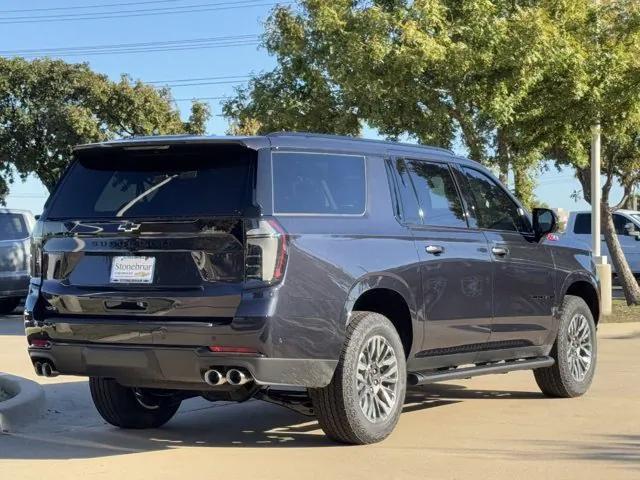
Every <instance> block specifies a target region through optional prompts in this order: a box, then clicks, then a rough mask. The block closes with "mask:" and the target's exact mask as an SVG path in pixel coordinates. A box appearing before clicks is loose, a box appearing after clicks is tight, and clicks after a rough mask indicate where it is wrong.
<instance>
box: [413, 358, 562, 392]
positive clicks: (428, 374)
mask: <svg viewBox="0 0 640 480" xmlns="http://www.w3.org/2000/svg"><path fill="white" fill-rule="evenodd" d="M554 363H555V360H554V359H553V358H551V357H538V358H529V359H522V360H509V361H506V362H499V363H490V364H486V365H476V366H475V367H466V368H458V369H453V370H447V371H433V370H430V371H425V372H411V373H409V375H408V378H407V383H408V384H409V385H426V384H427V383H436V382H443V381H446V380H458V379H461V378H470V377H477V376H479V375H490V374H492V373H507V372H513V371H516V370H532V369H534V368H543V367H550V366H551V365H553V364H554Z"/></svg>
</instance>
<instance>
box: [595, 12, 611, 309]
mask: <svg viewBox="0 0 640 480" xmlns="http://www.w3.org/2000/svg"><path fill="white" fill-rule="evenodd" d="M594 2H595V5H596V8H598V7H599V6H600V0H594ZM597 15H598V12H596V22H597V21H598V20H597ZM598 43H599V42H598V38H596V45H597V44H598ZM601 132H602V129H601V127H600V120H599V119H597V120H596V122H595V123H594V124H593V125H592V126H591V250H592V252H593V260H594V262H595V264H596V271H597V273H598V278H599V279H600V313H601V314H602V315H611V310H612V297H613V292H612V279H611V265H609V263H608V262H607V257H604V256H602V248H601V247H602V236H601V233H600V226H601V220H602V219H601V215H600V208H601V205H600V204H601V203H602V187H601V186H600V152H601V146H602V145H601Z"/></svg>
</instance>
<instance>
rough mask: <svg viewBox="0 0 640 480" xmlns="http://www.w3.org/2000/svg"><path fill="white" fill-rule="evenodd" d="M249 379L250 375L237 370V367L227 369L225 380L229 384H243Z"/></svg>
mask: <svg viewBox="0 0 640 480" xmlns="http://www.w3.org/2000/svg"><path fill="white" fill-rule="evenodd" d="M251 380H252V379H251V376H250V375H249V374H248V373H246V372H243V371H242V370H238V369H237V368H231V369H229V370H228V371H227V382H229V385H233V386H239V385H244V384H245V383H248V382H250V381H251Z"/></svg>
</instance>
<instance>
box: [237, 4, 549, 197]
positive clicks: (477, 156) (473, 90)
mask: <svg viewBox="0 0 640 480" xmlns="http://www.w3.org/2000/svg"><path fill="white" fill-rule="evenodd" d="M538 3H540V2H535V1H513V0H503V1H501V0H494V1H491V2H489V1H486V0H470V1H464V2H460V1H459V0H439V1H436V0H416V1H402V0H375V1H352V0H308V1H302V2H300V8H299V9H298V10H293V9H291V8H289V7H284V6H281V7H277V8H276V9H274V11H273V12H272V15H271V17H270V19H269V21H268V23H267V28H266V33H265V36H264V45H265V46H266V48H267V50H268V51H269V52H270V53H271V54H273V55H274V56H275V57H276V59H277V61H278V66H277V67H276V69H275V70H274V71H272V72H268V73H266V74H262V75H259V76H257V77H255V78H254V79H253V80H252V82H251V83H250V84H249V87H248V88H245V89H240V90H239V91H238V94H237V96H236V97H235V98H234V99H231V100H229V101H228V102H227V103H226V105H225V108H224V113H225V115H226V116H227V117H228V118H229V119H230V120H231V122H232V126H233V128H234V129H236V130H237V129H240V131H243V129H245V128H246V127H249V130H250V131H252V132H263V131H266V130H271V129H310V130H316V131H331V132H335V133H351V134H353V133H358V132H359V131H360V125H361V124H362V123H363V122H366V123H367V124H368V125H370V126H372V127H375V128H377V129H378V130H379V131H380V132H381V133H382V134H384V135H386V136H388V137H391V138H398V137H400V136H403V135H407V136H409V137H412V138H414V139H416V140H418V141H420V142H422V143H426V144H433V145H438V146H444V147H451V146H452V145H453V143H454V142H455V141H456V140H457V139H461V140H462V141H463V143H464V144H465V146H466V147H467V149H468V151H469V155H470V157H471V158H473V159H474V160H477V161H479V162H483V163H486V164H492V165H497V166H498V167H499V169H500V176H501V179H502V180H503V181H506V179H507V175H508V172H509V169H510V168H511V169H512V170H513V172H514V176H515V186H516V193H517V194H518V196H520V197H521V198H522V199H523V200H524V202H525V203H526V204H530V203H531V201H532V200H533V188H534V186H535V182H533V181H532V178H531V176H530V173H531V171H532V168H533V167H535V165H536V164H537V163H538V162H539V161H540V160H541V159H542V158H543V151H542V149H541V148H539V146H538V145H534V144H532V143H531V142H532V138H531V137H528V136H527V135H523V133H522V132H523V130H522V129H520V128H518V125H517V122H518V118H517V117H516V116H515V112H516V111H517V107H518V105H519V104H520V102H521V101H522V100H523V99H524V98H525V97H526V96H527V94H528V91H529V89H530V88H532V87H533V86H535V84H536V82H537V80H538V78H539V76H540V75H541V72H542V71H543V66H544V65H545V64H546V62H547V58H548V51H549V50H550V49H552V45H551V44H550V42H549V36H548V34H547V32H548V30H549V26H548V22H549V21H550V19H549V18H548V17H547V16H546V15H544V12H543V11H541V10H540V8H538V6H537V4H538Z"/></svg>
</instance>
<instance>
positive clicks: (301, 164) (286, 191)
mask: <svg viewBox="0 0 640 480" xmlns="http://www.w3.org/2000/svg"><path fill="white" fill-rule="evenodd" d="M365 196H366V187H365V166H364V157H362V156H355V155H337V154H315V153H274V154H273V201H274V211H275V212H276V213H281V214H282V213H291V214H296V213H297V214H305V213H307V214H325V215H327V214H328V215H332V214H337V215H360V214H362V213H364V210H365Z"/></svg>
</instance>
